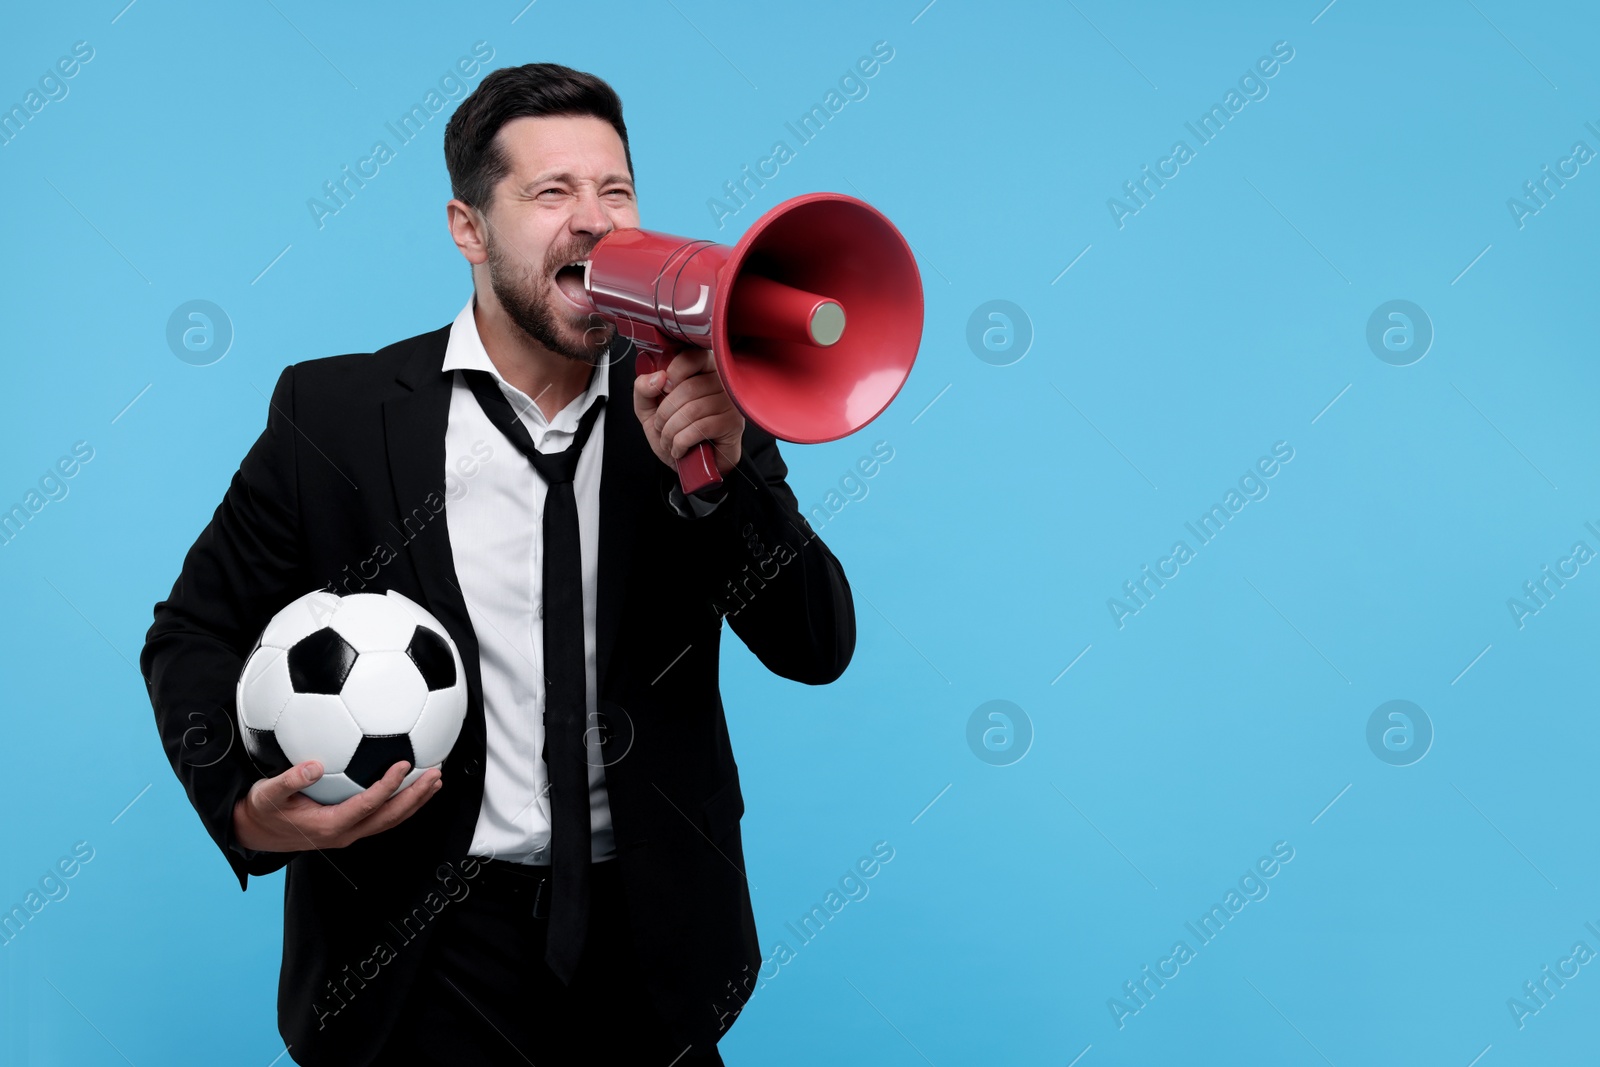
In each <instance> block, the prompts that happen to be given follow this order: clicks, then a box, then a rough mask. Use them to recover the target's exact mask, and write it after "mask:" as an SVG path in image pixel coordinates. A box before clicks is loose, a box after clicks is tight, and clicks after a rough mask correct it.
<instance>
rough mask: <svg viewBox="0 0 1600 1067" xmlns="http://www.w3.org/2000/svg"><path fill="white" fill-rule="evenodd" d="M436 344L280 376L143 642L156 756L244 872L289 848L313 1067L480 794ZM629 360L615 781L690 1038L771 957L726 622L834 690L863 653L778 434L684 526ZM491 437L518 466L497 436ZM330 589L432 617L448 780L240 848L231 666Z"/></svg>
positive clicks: (348, 1033)
mask: <svg viewBox="0 0 1600 1067" xmlns="http://www.w3.org/2000/svg"><path fill="white" fill-rule="evenodd" d="M448 337H449V327H448V326H447V327H444V328H441V329H438V330H435V331H433V332H431V333H425V334H421V335H419V336H417V337H412V338H409V339H407V340H404V341H400V342H397V343H396V344H393V345H390V346H388V347H387V348H384V349H382V350H380V351H378V352H376V353H372V354H359V355H346V356H336V357H331V358H327V359H316V360H311V361H308V362H304V363H300V364H296V365H294V366H290V367H288V368H286V369H285V370H284V371H283V373H282V376H281V377H280V378H279V379H278V383H277V385H276V387H275V388H274V389H273V392H272V399H271V404H270V407H269V411H268V417H267V426H266V429H265V431H264V432H263V433H262V434H261V436H260V438H259V439H258V440H257V441H256V442H255V444H254V445H253V446H252V447H251V449H250V451H249V453H248V454H247V455H246V456H245V457H244V460H243V462H242V463H241V464H240V467H239V471H238V473H237V474H236V475H235V476H234V478H233V480H232V482H231V484H230V485H229V487H228V490H227V493H226V494H225V496H224V497H223V500H222V503H221V505H220V506H219V507H218V508H217V510H216V513H215V515H214V516H213V517H212V520H211V522H210V524H209V525H207V527H206V528H205V530H204V531H203V532H202V533H201V534H200V537H199V539H198V540H197V541H196V542H195V543H194V546H193V547H192V548H191V549H190V550H189V552H188V555H187V556H186V557H185V559H184V564H183V571H182V573H181V574H180V575H179V577H178V579H177V581H176V583H175V584H174V585H173V587H172V592H171V594H170V595H169V596H168V597H167V599H165V600H164V601H162V602H160V603H158V604H157V605H156V606H155V622H154V624H153V625H152V626H151V628H150V631H149V633H148V635H147V638H146V643H145V646H144V649H143V652H142V653H141V655H140V667H141V669H142V671H143V673H144V676H145V680H146V684H147V686H148V688H149V691H150V698H151V703H152V705H153V707H154V709H155V718H156V725H157V727H158V728H159V729H160V733H161V738H162V742H163V745H164V747H165V749H166V753H167V756H168V759H169V760H170V761H171V763H172V767H173V770H174V771H175V772H176V773H177V776H178V779H179V781H181V782H182V783H183V787H184V789H185V790H186V791H187V792H188V795H189V799H190V801H191V803H192V804H193V805H194V808H195V810H196V811H197V812H198V813H199V815H200V819H201V822H202V823H203V824H204V825H205V828H206V830H207V831H208V832H209V833H210V835H211V838H212V840H213V841H214V842H215V843H216V844H217V846H218V848H219V849H220V850H221V851H222V853H223V855H224V856H225V857H226V858H227V860H228V862H229V864H231V865H232V867H233V869H234V871H235V873H236V874H237V875H238V878H239V885H240V888H241V889H243V888H245V886H246V884H247V878H248V876H249V875H252V874H254V875H264V874H268V873H271V872H273V871H276V870H278V869H280V868H283V867H287V875H286V880H285V885H284V946H283V964H282V971H281V974H280V979H279V990H278V1025H279V1029H280V1031H281V1033H282V1035H283V1038H284V1041H285V1042H287V1043H288V1044H289V1045H290V1046H291V1051H290V1054H291V1055H292V1056H293V1058H294V1059H296V1060H297V1061H299V1062H300V1063H304V1064H339V1065H341V1067H352V1065H354V1067H360V1065H365V1064H366V1063H368V1061H369V1059H370V1058H371V1056H372V1054H373V1053H374V1051H375V1050H376V1049H377V1047H378V1046H379V1045H380V1044H381V1043H382V1041H383V1040H384V1038H385V1037H386V1035H387V1034H388V1033H389V1032H390V1029H391V1027H392V1026H393V1024H394V1022H395V1020H396V1018H397V1016H398V1011H399V1008H400V1006H401V1001H402V998H403V996H404V994H405V993H406V991H407V990H408V988H409V986H410V980H411V978H412V976H413V975H414V974H415V971H416V965H417V963H418V960H419V959H420V957H421V955H422V952H423V950H424V949H425V948H426V945H427V941H428V938H429V935H430V934H431V932H432V931H433V930H434V929H435V927H436V925H437V917H438V916H439V915H441V914H443V912H444V910H445V909H446V908H449V907H452V906H455V905H456V903H457V902H458V901H459V900H461V899H464V897H465V896H466V895H467V894H470V892H471V891H472V886H473V878H475V877H477V876H478V875H479V874H481V870H482V868H481V866H479V865H477V864H473V863H470V862H467V863H463V862H460V861H461V859H462V858H463V857H464V856H465V855H466V850H467V849H468V847H469V846H470V844H471V838H472V834H473V831H474V828H475V825H476V822H477V818H478V813H479V808H480V804H481V799H482V791H483V767H484V754H485V753H484V745H485V740H484V738H485V731H484V712H483V689H482V682H481V678H480V673H479V662H478V644H477V640H476V638H475V637H474V634H473V630H472V626H471V624H470V622H469V621H468V616H467V610H466V605H465V603H464V602H463V599H462V594H461V591H460V589H459V588H458V586H457V583H456V578H455V566H454V563H453V560H452V556H451V548H450V541H449V535H448V531H447V528H446V521H445V503H446V497H445V477H444V471H445V455H444V439H445V424H446V420H447V417H448V413H449V406H450V391H451V381H452V375H451V374H448V373H445V372H443V371H442V370H441V368H442V365H443V360H444V352H445V345H446V341H447V339H448ZM621 353H622V354H621V356H620V358H618V359H617V360H616V361H615V362H614V363H613V364H612V365H611V366H610V368H609V369H608V370H602V373H609V374H610V375H611V380H610V390H611V394H610V395H611V398H610V399H609V400H608V401H607V404H608V406H609V407H610V411H608V412H607V416H606V419H605V429H604V435H605V454H604V457H603V464H602V474H601V489H600V559H599V585H598V598H599V603H598V624H597V633H596V637H597V655H598V679H599V694H598V697H599V713H600V716H601V719H602V725H603V727H604V729H605V736H606V737H607V741H606V742H605V743H606V750H605V751H606V759H607V761H608V763H609V766H607V768H606V784H607V789H608V794H609V798H610V804H611V812H612V819H613V824H614V829H615V838H616V850H617V857H616V862H617V863H618V864H619V869H620V873H621V876H622V880H623V885H624V888H625V891H626V895H627V900H628V908H629V922H630V925H631V930H632V934H633V936H634V938H635V939H636V940H637V943H638V944H639V946H640V947H641V949H642V951H641V954H640V955H641V959H642V960H643V961H644V966H645V967H646V968H647V972H648V973H647V974H646V975H645V979H646V981H647V983H648V985H649V987H650V989H651V990H652V992H653V995H654V997H655V1001H656V1004H657V1007H658V1009H659V1010H660V1011H661V1012H662V1013H663V1015H664V1016H665V1017H666V1018H668V1019H670V1020H672V1021H673V1023H674V1025H675V1026H676V1027H677V1028H678V1029H679V1031H680V1032H681V1035H682V1038H683V1040H684V1042H685V1043H690V1042H692V1043H693V1044H694V1045H695V1046H696V1047H697V1049H705V1048H708V1047H709V1045H710V1044H712V1043H714V1042H715V1041H716V1040H717V1039H718V1037H720V1035H721V1034H722V1033H723V1032H724V1031H725V1029H726V1027H727V1026H728V1025H729V1024H730V1023H731V1022H732V1021H733V1019H734V1018H735V1017H736V1016H737V1014H738V1011H739V1009H740V1007H742V1005H743V1003H744V1000H745V999H746V997H747V996H748V995H749V992H750V991H751V990H753V988H754V981H755V976H756V972H757V971H758V969H759V967H760V962H761V956H760V952H759V949H758V946H757V943H756V929H755V921H754V917H753V915H752V912H751V907H750V896H749V888H748V885H747V882H746V879H745V874H744V869H743V868H744V856H743V850H742V846H741V839H740V832H739V820H740V817H741V816H742V815H743V813H744V799H743V796H742V794H741V792H740V788H739V774H738V768H737V766H736V765H735V762H734V758H733V753H732V752H731V751H730V749H729V744H728V731H727V724H726V721H725V719H724V715H723V708H722V701H721V697H720V693H719V690H718V644H719V641H720V640H721V636H722V622H723V618H724V617H726V619H727V621H728V624H729V625H730V626H731V627H732V629H733V630H734V632H735V633H737V634H738V635H739V637H740V638H741V639H742V640H743V641H744V642H745V644H746V645H747V646H748V647H749V648H750V650H751V651H752V652H753V653H754V654H755V655H756V656H757V657H758V658H759V659H760V660H761V662H762V663H763V664H765V665H766V666H767V667H768V668H769V669H770V670H772V671H774V672H775V673H777V674H780V675H782V676H783V677H785V678H790V679H793V680H795V681H798V682H805V683H810V684H823V683H826V682H830V681H832V680H833V679H835V678H837V677H838V676H839V675H840V674H841V673H843V671H844V669H845V667H846V665H847V664H848V663H849V661H850V657H851V654H852V652H853V651H854V648H855V614H854V606H853V603H852V600H851V595H850V587H849V584H848V583H847V582H846V580H845V576H844V571H843V569H842V568H841V567H840V565H839V562H838V560H837V559H836V558H835V557H834V556H833V554H832V553H831V552H830V551H829V550H828V548H827V547H826V546H825V545H824V544H823V542H822V541H821V540H820V539H819V538H818V537H816V536H815V534H814V533H813V532H812V530H811V528H810V527H809V525H808V524H807V523H806V521H805V519H804V518H803V517H802V515H801V514H800V512H799V510H798V508H797V507H796V501H795V497H794V494H793V493H792V492H791V491H790V490H789V487H788V485H787V484H786V483H785V480H784V479H785V476H786V475H787V468H786V467H785V465H784V462H783V459H782V458H781V457H780V456H779V454H778V449H777V445H776V443H775V441H774V439H773V438H772V436H771V435H769V434H767V433H766V432H765V431H763V430H761V429H759V428H757V427H756V426H755V425H754V424H753V423H747V428H746V430H745V435H744V438H743V454H742V456H741V458H740V460H739V464H738V466H737V468H736V469H734V470H732V471H730V472H729V473H728V474H727V476H726V478H725V482H726V485H727V487H728V491H729V492H728V496H727V498H726V499H725V500H724V501H723V503H722V504H721V505H720V506H719V507H718V508H717V510H716V511H714V512H712V513H711V514H710V515H708V516H706V517H703V518H684V517H681V516H679V515H678V514H677V513H676V512H675V511H674V510H673V509H672V508H671V506H670V505H669V503H668V502H667V492H668V490H669V488H670V487H671V486H672V484H673V483H674V480H675V478H676V475H675V473H674V472H673V471H672V470H670V469H669V468H668V467H667V466H666V465H665V464H663V463H662V462H661V461H660V460H659V459H657V458H656V456H655V454H654V453H653V452H651V451H650V448H649V446H648V444H647V443H646V441H645V437H644V431H643V429H642V428H641V427H640V425H639V420H638V418H637V417H636V416H635V415H634V413H633V409H632V389H633V378H634V351H633V349H632V348H631V346H626V347H624V348H623V349H622V350H621ZM494 444H495V446H496V447H497V448H499V447H500V446H501V445H502V444H503V445H504V451H503V453H501V454H503V455H505V456H507V457H515V459H516V461H517V462H522V460H521V457H520V456H519V455H518V454H517V453H516V452H515V451H514V449H513V447H512V446H511V445H510V444H509V442H500V441H496V442H494ZM507 461H508V462H509V461H510V460H507ZM469 491H470V490H469ZM730 583H732V586H730ZM321 587H327V588H331V589H333V590H334V591H336V592H339V593H341V594H344V593H351V592H382V591H384V590H387V589H396V590H399V591H400V592H402V593H404V594H405V595H407V596H409V597H411V598H412V599H413V600H416V601H417V602H418V603H420V604H422V605H423V606H425V607H426V608H427V609H428V610H429V611H431V612H432V613H433V614H434V616H435V617H436V618H438V619H439V621H440V622H441V623H442V624H443V625H444V626H445V628H446V629H448V630H449V632H450V635H451V637H452V638H454V640H455V642H456V644H457V646H458V647H459V649H460V651H461V657H462V660H463V661H464V663H465V665H466V669H467V680H468V693H469V702H468V710H467V718H466V722H465V725H464V726H463V727H462V730H461V735H460V738H459V739H458V740H457V741H456V744H455V748H454V749H453V750H452V751H451V753H450V756H449V758H448V759H447V760H446V761H445V764H444V768H443V775H444V778H443V780H444V788H443V789H441V790H440V791H439V793H438V795H436V796H435V797H434V798H433V799H432V800H430V801H429V802H428V803H427V804H425V805H424V806H423V807H422V808H421V810H420V811H419V812H418V813H417V814H415V815H414V816H412V817H411V818H410V819H409V820H407V821H406V822H404V823H402V824H400V825H399V826H397V827H395V828H393V829H390V830H388V831H386V832H384V833H381V834H377V835H374V836H372V837H368V838H364V839H363V840H361V841H358V842H356V843H354V844H352V845H350V846H349V847H347V848H342V849H327V850H322V851H303V852H291V853H270V852H253V851H250V850H246V849H243V848H241V847H240V846H239V845H238V843H237V841H236V839H235V837H234V833H233V827H232V815H233V808H234V804H235V802H236V801H238V800H239V798H240V797H242V796H243V795H244V794H245V793H246V792H247V791H248V790H249V788H250V786H251V785H252V784H253V783H254V782H255V781H257V780H258V779H260V778H262V777H264V773H263V771H261V770H259V769H257V768H256V767H255V766H253V765H252V763H251V762H250V760H249V758H248V757H247V755H246V754H245V751H244V747H243V745H242V744H239V743H235V738H236V727H235V725H234V724H235V723H236V721H237V720H236V718H235V714H236V712H235V707H234V686H235V682H236V681H237V679H238V676H239V672H240V669H241V667H242V665H243V662H244V659H245V657H246V656H247V655H248V653H249V651H250V649H251V647H252V646H253V645H254V643H255V641H256V638H257V637H258V635H259V634H260V633H261V631H262V629H263V628H264V627H265V625H266V623H267V621H268V620H269V619H271V617H272V616H273V614H275V613H276V612H277V611H278V610H279V609H280V608H282V607H283V606H284V605H285V604H287V603H288V602H289V601H291V600H293V599H295V598H296V597H299V596H301V595H303V594H305V593H307V592H310V591H311V590H313V589H317V588H321ZM735 594H736V595H735ZM724 613H726V614H725V616H724ZM624 753H625V754H624ZM529 962H530V966H533V965H537V961H529ZM530 1010H531V1011H537V1007H536V1006H532V1007H530Z"/></svg>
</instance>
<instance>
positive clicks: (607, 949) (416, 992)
mask: <svg viewBox="0 0 1600 1067" xmlns="http://www.w3.org/2000/svg"><path fill="white" fill-rule="evenodd" d="M479 862H481V863H483V865H484V867H483V870H482V872H481V874H480V875H479V877H478V878H475V879H473V881H472V886H473V888H472V890H471V892H470V893H468V894H467V896H465V897H464V898H462V899H461V900H457V901H452V902H451V903H450V904H449V906H448V907H446V908H445V910H444V912H442V913H441V914H440V916H439V919H438V926H437V928H436V929H435V930H434V931H433V937H432V939H431V941H430V943H429V945H428V950H427V952H426V954H425V955H424V957H423V960H422V963H421V965H420V971H419V973H418V975H417V979H416V982H415V984H414V985H413V986H412V989H411V992H410V994H409V995H408V997H407V1000H406V1004H405V1006H404V1008H403V1010H402V1011H401V1016H400V1022H399V1023H398V1024H397V1025H396V1028H395V1030H394V1032H393V1033H392V1034H391V1035H390V1038H389V1040H388V1041H387V1042H386V1043H385V1045H384V1047H383V1050H382V1051H381V1052H380V1053H379V1055H378V1058H377V1059H376V1060H374V1061H373V1067H457V1065H461V1067H469V1065H470V1067H496V1065H500V1064H505V1065H507V1067H526V1065H528V1064H536V1065H537V1067H560V1065H565V1064H606V1065H608V1067H609V1065H613V1064H615V1065H623V1067H631V1065H633V1064H640V1065H645V1067H721V1065H722V1057H721V1056H720V1055H719V1054H718V1053H717V1050H716V1047H715V1046H712V1047H710V1048H700V1047H695V1048H688V1047H687V1042H681V1041H674V1040H673V1039H672V1038H671V1037H669V1036H668V1029H667V1025H666V1023H665V1021H664V1020H662V1019H661V1017H660V1016H659V1015H658V1014H657V1013H656V1011H655V1009H654V1008H653V1007H652V1006H651V1005H650V1001H649V997H648V995H647V993H646V991H645V988H644V984H643V980H642V978H641V976H640V966H639V959H638V956H637V954H636V953H635V951H634V946H633V943H632V939H631V938H630V937H629V935H628V932H627V928H626V923H625V917H624V912H623V900H622V891H621V885H620V882H619V878H618V875H617V867H616V862H615V861H614V860H611V861H606V862H603V863H597V864H595V865H594V867H593V868H592V870H593V875H592V878H591V883H590V884H591V903H590V908H589V930H588V934H587V935H586V937H585V941H584V949H583V958H582V959H581V960H580V961H579V964H578V970H577V973H576V974H575V975H574V976H573V979H572V985H571V986H564V985H562V984H561V982H560V980H559V979H557V978H556V976H555V975H554V974H552V973H551V972H550V969H549V968H548V967H547V966H545V962H544V950H545V936H546V931H547V928H548V924H549V912H550V885H549V880H548V875H549V870H550V869H549V868H548V867H529V866H524V865H522V864H515V863H508V862H506V861H504V860H488V861H479ZM536 901H537V902H538V907H537V914H536V913H535V912H536V908H535V902H536Z"/></svg>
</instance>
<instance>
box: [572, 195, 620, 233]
mask: <svg viewBox="0 0 1600 1067" xmlns="http://www.w3.org/2000/svg"><path fill="white" fill-rule="evenodd" d="M572 228H573V229H574V230H575V231H577V232H579V233H587V234H593V235H594V236H595V237H604V236H605V235H606V234H608V233H610V232H611V231H612V230H613V229H614V228H615V227H613V226H612V224H611V218H610V216H608V215H607V214H606V212H605V207H604V205H602V204H601V203H600V194H599V193H598V192H597V191H595V190H592V189H584V190H581V191H580V192H579V193H578V204H577V207H576V208H575V209H574V210H573V212H572Z"/></svg>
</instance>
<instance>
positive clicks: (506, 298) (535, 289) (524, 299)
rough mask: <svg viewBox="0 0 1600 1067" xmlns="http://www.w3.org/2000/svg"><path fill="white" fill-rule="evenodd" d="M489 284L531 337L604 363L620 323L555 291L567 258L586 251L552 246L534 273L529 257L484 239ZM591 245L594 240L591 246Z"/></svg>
mask: <svg viewBox="0 0 1600 1067" xmlns="http://www.w3.org/2000/svg"><path fill="white" fill-rule="evenodd" d="M486 244H487V246H488V252H489V285H490V286H491V287H492V288H493V289H494V295H495V297H496V298H497V299H499V301H500V306H501V307H503V308H505V310H506V314H507V315H508V316H510V318H511V321H512V322H514V323H516V324H517V326H518V327H520V328H521V329H522V331H523V332H524V333H526V334H527V335H528V336H529V337H531V338H533V339H534V340H535V341H537V342H538V343H539V344H541V345H543V346H544V347H545V348H548V349H549V350H550V351H552V352H554V353H556V354H557V355H559V356H565V357H566V358H567V359H572V360H578V361H580V362H583V363H588V364H591V365H599V364H601V363H603V362H604V360H605V358H606V355H607V352H608V351H609V349H610V348H611V345H612V342H613V341H614V340H615V338H616V327H615V326H613V325H611V324H610V323H608V322H606V321H605V320H604V319H602V318H601V317H600V316H599V315H598V314H596V313H594V312H590V313H588V314H583V313H581V312H577V311H574V310H572V309H570V308H569V307H568V306H567V300H566V298H565V297H563V296H562V295H561V294H560V293H558V292H556V291H555V290H556V283H555V278H554V275H555V271H556V270H557V269H559V268H560V267H562V266H563V265H565V264H567V263H573V262H576V261H577V260H581V259H587V258H588V255H589V253H588V251H587V250H584V251H576V250H573V249H570V248H569V249H564V250H557V249H554V248H552V249H551V250H550V252H549V253H548V254H547V255H546V257H545V258H546V262H545V265H544V269H543V270H542V271H540V272H538V273H535V272H534V271H533V270H532V269H530V267H529V265H528V262H527V261H526V260H525V259H521V258H520V257H519V258H517V259H516V260H515V261H513V260H512V258H511V257H509V256H506V255H503V254H502V253H501V249H500V248H499V245H498V242H496V241H495V240H494V239H492V238H489V239H487V240H486ZM590 248H591V249H592V248H593V245H591V246H590Z"/></svg>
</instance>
